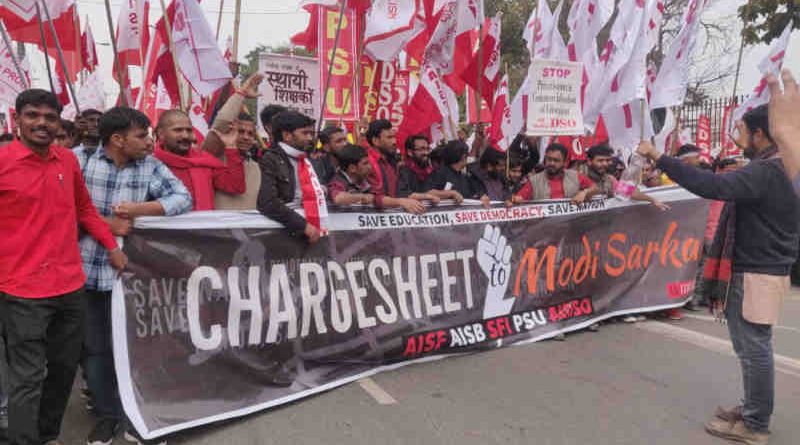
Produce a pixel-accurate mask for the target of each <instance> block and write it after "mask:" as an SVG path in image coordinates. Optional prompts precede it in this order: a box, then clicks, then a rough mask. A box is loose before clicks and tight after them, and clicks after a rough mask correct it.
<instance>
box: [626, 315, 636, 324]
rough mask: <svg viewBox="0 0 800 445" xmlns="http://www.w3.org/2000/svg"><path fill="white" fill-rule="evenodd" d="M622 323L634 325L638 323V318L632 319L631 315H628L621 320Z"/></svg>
mask: <svg viewBox="0 0 800 445" xmlns="http://www.w3.org/2000/svg"><path fill="white" fill-rule="evenodd" d="M622 321H624V322H625V323H636V322H637V321H639V319H638V318H636V317H634V316H633V315H628V316H627V317H625V318H623V319H622Z"/></svg>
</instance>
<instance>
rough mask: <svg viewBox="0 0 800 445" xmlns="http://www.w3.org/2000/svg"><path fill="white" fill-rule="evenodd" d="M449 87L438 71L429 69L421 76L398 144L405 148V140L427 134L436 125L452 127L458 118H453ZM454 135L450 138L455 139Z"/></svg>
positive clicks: (402, 126) (399, 134) (400, 129)
mask: <svg viewBox="0 0 800 445" xmlns="http://www.w3.org/2000/svg"><path fill="white" fill-rule="evenodd" d="M448 90H449V87H448V86H447V84H446V83H445V82H444V81H443V80H442V78H441V77H440V76H439V74H438V71H437V70H435V69H432V68H428V69H426V70H424V71H422V72H421V74H420V84H419V87H418V88H417V91H416V92H415V93H414V98H413V99H411V103H409V104H408V108H406V111H405V117H404V119H403V123H402V124H401V125H400V127H399V128H398V130H397V133H398V136H397V142H398V145H399V146H400V147H403V144H404V142H405V139H406V138H407V137H409V136H412V135H415V134H420V133H422V134H426V133H428V132H429V131H430V129H431V127H433V126H434V125H437V124H440V123H445V124H447V126H448V127H452V123H451V122H453V121H454V120H457V119H458V116H452V113H451V109H450V108H451V107H450V103H449V102H450V96H451V95H450V94H449V92H448ZM454 136H455V135H454V134H451V135H449V137H454Z"/></svg>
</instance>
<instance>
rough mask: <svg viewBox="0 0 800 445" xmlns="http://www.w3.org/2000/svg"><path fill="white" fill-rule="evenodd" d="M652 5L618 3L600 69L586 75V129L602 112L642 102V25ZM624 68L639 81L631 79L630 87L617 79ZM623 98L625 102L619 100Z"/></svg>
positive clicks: (643, 0)
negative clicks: (634, 101)
mask: <svg viewBox="0 0 800 445" xmlns="http://www.w3.org/2000/svg"><path fill="white" fill-rule="evenodd" d="M653 4H654V0H622V1H621V2H620V4H619V12H618V13H617V18H616V20H615V21H614V24H613V25H612V27H611V33H610V35H609V37H608V40H607V41H606V45H605V48H604V49H603V53H602V55H601V56H600V65H599V67H600V69H598V70H596V71H594V72H593V73H590V78H589V82H590V85H591V88H589V89H588V90H587V91H586V98H585V101H584V105H583V120H584V123H585V125H586V126H588V127H589V128H594V126H595V123H596V122H597V119H598V117H599V116H600V113H601V112H602V111H603V109H605V108H611V107H618V106H621V105H624V104H626V103H629V102H631V101H632V100H634V99H637V98H641V99H643V98H644V95H645V92H644V76H645V73H646V63H647V62H646V58H647V54H648V53H649V52H650V49H649V48H646V39H645V38H644V37H645V36H646V31H645V30H646V29H647V28H646V23H644V22H646V21H648V20H649V17H647V15H648V14H647V13H648V12H649V11H647V9H648V7H649V6H650V5H653ZM637 59H638V60H637ZM626 67H630V68H631V71H633V73H632V74H633V75H634V77H635V76H637V75H640V76H641V79H636V78H634V79H632V80H633V83H631V84H623V83H622V82H620V78H619V75H620V74H621V71H622V70H624V69H625V68H626ZM637 70H638V72H637ZM623 97H624V98H625V99H627V100H625V101H622V100H619V99H621V98H623Z"/></svg>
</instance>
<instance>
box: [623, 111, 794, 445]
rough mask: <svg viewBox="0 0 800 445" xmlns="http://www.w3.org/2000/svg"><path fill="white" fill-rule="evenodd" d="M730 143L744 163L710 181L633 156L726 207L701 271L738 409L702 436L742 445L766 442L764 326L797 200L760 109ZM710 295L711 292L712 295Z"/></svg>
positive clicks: (786, 257) (768, 400)
mask: <svg viewBox="0 0 800 445" xmlns="http://www.w3.org/2000/svg"><path fill="white" fill-rule="evenodd" d="M737 128H738V129H739V137H738V138H737V141H736V142H737V145H739V146H741V147H745V150H744V152H745V156H747V157H748V158H750V159H752V162H750V163H749V164H748V165H747V166H746V167H744V168H741V169H739V170H736V171H734V172H730V173H725V174H721V175H717V174H714V173H711V172H707V171H704V170H700V169H697V168H694V167H691V166H688V165H686V164H684V163H682V162H681V161H680V160H677V159H674V158H669V157H667V156H662V155H661V153H659V152H658V150H657V149H656V148H655V147H654V146H653V145H652V144H650V143H649V142H642V144H641V145H640V146H639V153H640V154H641V155H643V156H646V157H649V158H651V159H654V160H656V161H657V165H658V167H659V168H660V169H661V170H663V171H664V172H665V173H667V174H668V175H669V176H670V177H671V178H672V179H673V180H675V182H677V183H678V184H680V185H681V186H683V187H684V188H686V189H687V190H689V191H690V192H692V193H694V194H696V195H698V196H700V197H702V198H706V199H713V200H722V201H726V205H725V207H724V208H723V210H722V214H721V215H720V219H719V226H718V228H717V233H716V236H715V238H714V242H713V244H712V246H711V250H710V251H709V255H708V259H707V264H706V267H705V275H704V276H705V279H706V280H707V284H708V285H709V286H712V287H711V288H710V289H712V290H711V292H710V294H709V295H710V297H711V298H712V302H713V305H714V307H715V310H716V311H724V313H725V316H726V318H727V321H728V330H729V332H730V336H731V341H732V342H733V348H734V350H735V351H736V355H737V356H738V357H739V360H740V362H741V368H742V375H743V380H744V387H745V391H744V401H743V402H744V403H743V404H742V406H738V407H735V408H731V409H719V410H718V411H717V412H716V413H715V419H713V420H711V421H709V422H708V423H707V424H706V430H707V431H708V432H709V433H710V434H712V435H715V436H719V437H724V438H726V439H733V440H736V441H740V442H746V443H748V444H767V443H768V441H769V423H770V417H771V416H772V412H773V408H774V398H775V363H774V358H773V350H772V326H773V325H774V324H775V323H776V322H777V318H778V314H779V313H780V303H781V300H782V299H783V298H784V296H785V294H786V293H787V291H788V289H789V285H790V283H789V274H790V272H791V269H792V266H793V264H794V262H795V260H796V259H797V254H798V244H799V242H800V228H799V227H798V224H797V222H798V221H799V220H800V200H798V198H797V196H796V195H795V194H794V192H793V188H792V183H791V181H789V179H788V178H787V175H786V170H785V169H784V165H783V163H782V161H781V158H780V157H779V156H777V155H778V149H777V148H776V147H775V144H774V141H773V140H772V137H771V134H770V131H769V129H770V124H769V113H768V110H767V106H766V105H762V106H760V107H757V108H755V109H753V110H750V111H748V112H747V113H745V114H744V116H743V117H742V122H740V123H738V124H737ZM714 289H717V290H716V291H715V290H714Z"/></svg>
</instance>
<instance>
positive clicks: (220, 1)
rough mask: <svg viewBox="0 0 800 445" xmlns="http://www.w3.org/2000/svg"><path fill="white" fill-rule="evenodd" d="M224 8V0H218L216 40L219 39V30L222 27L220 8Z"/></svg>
mask: <svg viewBox="0 0 800 445" xmlns="http://www.w3.org/2000/svg"><path fill="white" fill-rule="evenodd" d="M223 8H225V0H219V14H218V15H217V41H219V30H220V29H221V28H222V9H223Z"/></svg>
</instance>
